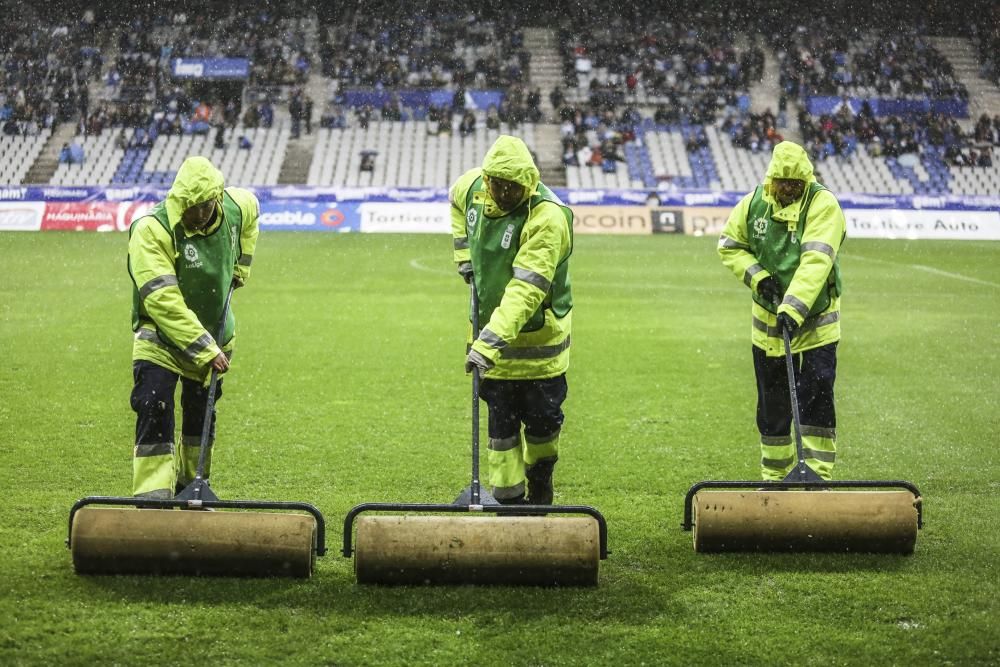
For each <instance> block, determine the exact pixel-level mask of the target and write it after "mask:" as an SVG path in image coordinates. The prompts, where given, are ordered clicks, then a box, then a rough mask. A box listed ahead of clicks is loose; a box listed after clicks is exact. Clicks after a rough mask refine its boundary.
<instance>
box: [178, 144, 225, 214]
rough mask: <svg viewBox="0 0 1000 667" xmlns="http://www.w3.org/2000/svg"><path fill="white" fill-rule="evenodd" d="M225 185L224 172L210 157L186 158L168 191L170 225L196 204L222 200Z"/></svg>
mask: <svg viewBox="0 0 1000 667" xmlns="http://www.w3.org/2000/svg"><path fill="white" fill-rule="evenodd" d="M224 187H225V183H224V179H223V177H222V172H221V171H219V170H218V169H216V168H215V167H214V166H213V165H212V163H211V162H209V161H208V158H204V157H201V156H195V157H189V158H188V159H186V160H184V163H183V164H182V165H181V168H180V169H178V170H177V176H176V177H175V178H174V184H173V185H171V186H170V191H169V192H168V193H167V203H166V208H167V220H168V221H169V222H170V226H171V227H174V226H175V225H176V224H177V223H178V222H180V220H181V215H183V213H184V211H186V210H187V209H188V208H190V207H191V206H194V205H195V204H201V203H202V202H206V201H208V200H209V199H214V200H216V201H221V199H222V190H223V188H224Z"/></svg>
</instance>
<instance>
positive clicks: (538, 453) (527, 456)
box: [524, 429, 561, 466]
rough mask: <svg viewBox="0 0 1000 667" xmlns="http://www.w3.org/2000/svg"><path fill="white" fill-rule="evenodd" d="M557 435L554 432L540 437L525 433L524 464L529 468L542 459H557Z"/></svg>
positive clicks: (557, 433) (557, 432)
mask: <svg viewBox="0 0 1000 667" xmlns="http://www.w3.org/2000/svg"><path fill="white" fill-rule="evenodd" d="M560 430H561V429H560ZM559 433H560V431H556V432H555V433H550V434H549V435H544V436H541V437H539V436H534V435H530V434H528V433H525V434H524V442H525V445H524V462H525V463H526V464H527V465H529V466H530V465H533V464H535V463H537V462H538V461H541V460H543V459H552V460H555V459H557V458H559Z"/></svg>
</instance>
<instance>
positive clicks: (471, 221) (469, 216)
mask: <svg viewBox="0 0 1000 667" xmlns="http://www.w3.org/2000/svg"><path fill="white" fill-rule="evenodd" d="M477 217H478V216H477V215H476V209H474V208H470V209H469V212H468V213H466V214H465V223H466V224H467V225H468V226H469V229H472V228H473V227H475V226H476V219H477Z"/></svg>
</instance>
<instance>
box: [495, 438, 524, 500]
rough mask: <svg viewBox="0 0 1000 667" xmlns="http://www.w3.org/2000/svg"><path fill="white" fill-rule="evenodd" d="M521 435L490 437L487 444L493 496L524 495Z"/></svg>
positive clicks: (502, 497) (504, 497) (499, 497)
mask: <svg viewBox="0 0 1000 667" xmlns="http://www.w3.org/2000/svg"><path fill="white" fill-rule="evenodd" d="M522 451H523V447H522V445H521V436H520V434H518V435H513V436H511V437H509V438H490V442H489V445H487V452H486V454H487V461H488V462H489V467H490V472H489V484H490V486H492V487H493V497H494V498H496V499H497V500H507V499H509V498H517V497H518V496H523V495H524V455H523V453H522Z"/></svg>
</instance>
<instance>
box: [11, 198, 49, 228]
mask: <svg viewBox="0 0 1000 667" xmlns="http://www.w3.org/2000/svg"><path fill="white" fill-rule="evenodd" d="M44 214H45V204H44V203H43V202H37V201H24V202H20V201H19V202H0V231H4V232H37V231H38V230H39V229H41V228H42V215H44Z"/></svg>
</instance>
